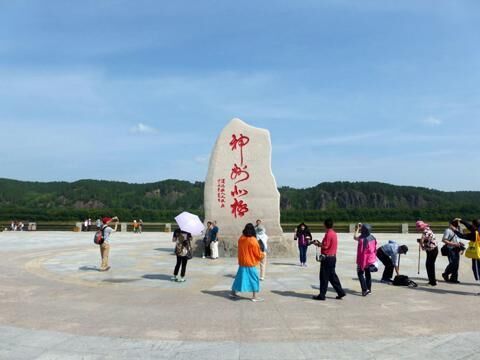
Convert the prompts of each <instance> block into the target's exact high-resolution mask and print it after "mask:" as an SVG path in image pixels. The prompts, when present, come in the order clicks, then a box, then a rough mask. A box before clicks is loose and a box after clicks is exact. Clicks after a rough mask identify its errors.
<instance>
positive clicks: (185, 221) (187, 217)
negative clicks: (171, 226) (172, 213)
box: [175, 211, 205, 236]
mask: <svg viewBox="0 0 480 360" xmlns="http://www.w3.org/2000/svg"><path fill="white" fill-rule="evenodd" d="M175 221H176V222H177V224H178V226H179V227H180V229H181V230H183V231H186V232H189V233H190V234H192V236H198V235H201V234H202V231H203V230H205V225H203V223H202V222H201V221H200V218H199V217H198V216H197V215H195V214H190V213H189V212H186V211H184V212H182V213H181V214H180V215H178V216H176V217H175Z"/></svg>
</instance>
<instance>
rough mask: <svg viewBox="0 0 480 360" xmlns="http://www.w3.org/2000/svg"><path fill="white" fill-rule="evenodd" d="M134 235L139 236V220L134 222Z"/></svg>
mask: <svg viewBox="0 0 480 360" xmlns="http://www.w3.org/2000/svg"><path fill="white" fill-rule="evenodd" d="M133 233H134V234H137V233H138V223H137V220H133Z"/></svg>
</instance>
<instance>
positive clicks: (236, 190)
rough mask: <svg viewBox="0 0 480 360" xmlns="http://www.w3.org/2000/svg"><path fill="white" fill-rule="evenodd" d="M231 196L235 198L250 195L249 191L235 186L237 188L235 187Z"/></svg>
mask: <svg viewBox="0 0 480 360" xmlns="http://www.w3.org/2000/svg"><path fill="white" fill-rule="evenodd" d="M230 194H231V195H232V196H233V197H242V196H245V195H248V190H245V189H239V188H238V186H237V185H235V186H234V187H233V191H232V192H230Z"/></svg>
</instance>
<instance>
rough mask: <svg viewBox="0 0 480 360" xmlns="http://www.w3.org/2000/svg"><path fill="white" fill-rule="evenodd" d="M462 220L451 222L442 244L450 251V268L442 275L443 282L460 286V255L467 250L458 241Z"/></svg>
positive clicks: (456, 219)
mask: <svg viewBox="0 0 480 360" xmlns="http://www.w3.org/2000/svg"><path fill="white" fill-rule="evenodd" d="M459 226H460V219H458V218H455V219H453V220H452V221H450V224H449V226H448V228H447V229H445V232H444V233H443V238H442V242H443V243H444V244H446V245H447V251H448V255H447V256H448V266H447V267H446V268H445V271H444V272H443V274H442V277H443V280H445V281H446V282H448V283H453V284H459V283H460V281H458V268H459V266H460V253H461V252H462V251H463V249H465V246H464V245H463V243H461V242H460V241H459V239H458V235H457V234H458V233H459V232H460V229H459Z"/></svg>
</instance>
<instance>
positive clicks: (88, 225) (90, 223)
mask: <svg viewBox="0 0 480 360" xmlns="http://www.w3.org/2000/svg"><path fill="white" fill-rule="evenodd" d="M87 230H88V231H91V230H92V219H90V218H88V221H87Z"/></svg>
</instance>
